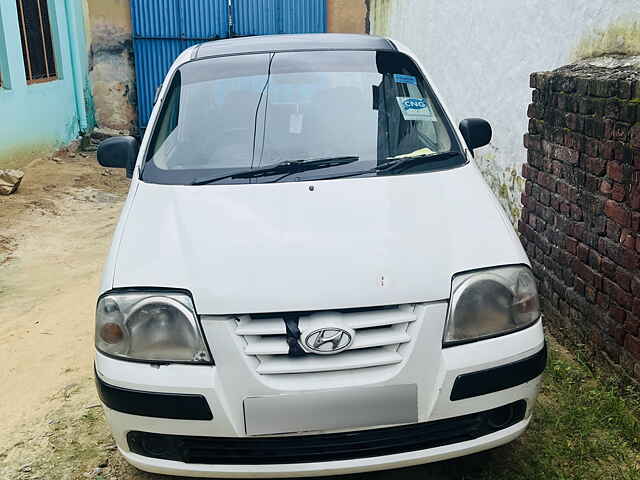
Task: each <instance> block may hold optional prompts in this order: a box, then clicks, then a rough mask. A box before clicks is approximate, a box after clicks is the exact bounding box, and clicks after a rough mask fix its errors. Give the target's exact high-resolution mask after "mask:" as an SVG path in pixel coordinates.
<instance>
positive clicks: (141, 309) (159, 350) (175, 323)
mask: <svg viewBox="0 0 640 480" xmlns="http://www.w3.org/2000/svg"><path fill="white" fill-rule="evenodd" d="M95 342H96V349H97V350H98V351H100V352H102V353H105V354H107V355H111V356H114V357H119V358H122V359H123V360H137V361H143V362H144V361H148V362H187V363H199V364H210V363H211V355H210V354H209V350H208V349H207V346H206V344H205V342H204V338H203V336H202V331H201V330H200V325H199V323H198V319H197V317H196V313H195V308H194V306H193V302H192V301H191V298H190V297H189V296H188V295H186V294H184V293H166V292H113V293H109V294H107V295H105V296H103V297H101V298H100V300H99V301H98V306H97V309H96V334H95Z"/></svg>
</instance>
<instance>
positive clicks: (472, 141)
mask: <svg viewBox="0 0 640 480" xmlns="http://www.w3.org/2000/svg"><path fill="white" fill-rule="evenodd" d="M460 133H462V136H463V137H464V140H465V142H467V146H468V147H469V149H470V150H472V151H473V150H474V149H476V148H479V147H484V146H485V145H487V144H488V143H489V142H490V141H491V125H489V122H487V121H486V120H483V119H481V118H466V119H464V120H462V121H461V122H460Z"/></svg>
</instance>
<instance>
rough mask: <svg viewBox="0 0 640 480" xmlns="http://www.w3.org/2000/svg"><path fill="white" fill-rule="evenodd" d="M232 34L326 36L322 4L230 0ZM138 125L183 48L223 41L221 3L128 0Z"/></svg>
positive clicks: (316, 0)
mask: <svg viewBox="0 0 640 480" xmlns="http://www.w3.org/2000/svg"><path fill="white" fill-rule="evenodd" d="M232 15H233V23H234V33H235V34H236V35H269V34H277V33H320V32H325V31H326V24H327V21H326V15H327V12H326V0H232ZM131 18H132V22H133V53H134V56H135V66H136V85H137V96H138V125H139V127H140V128H141V129H144V128H145V127H146V126H147V122H148V121H149V116H150V115H151V110H152V109H153V99H154V96H155V91H156V88H157V87H158V85H160V84H161V83H162V81H163V80H164V77H165V75H166V73H167V71H168V70H169V67H170V66H171V64H172V63H173V61H174V60H175V59H176V57H177V56H178V55H179V54H180V52H182V51H183V50H184V49H185V48H187V47H190V46H191V45H195V44H197V43H201V42H203V41H206V40H211V39H216V38H225V37H227V36H228V2H227V0H131Z"/></svg>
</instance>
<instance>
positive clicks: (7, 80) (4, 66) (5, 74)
mask: <svg viewBox="0 0 640 480" xmlns="http://www.w3.org/2000/svg"><path fill="white" fill-rule="evenodd" d="M2 8H3V7H2V5H0V92H2V91H3V90H11V76H10V75H9V73H10V72H9V57H8V53H7V42H6V40H5V35H4V25H3V20H2V18H3V17H2Z"/></svg>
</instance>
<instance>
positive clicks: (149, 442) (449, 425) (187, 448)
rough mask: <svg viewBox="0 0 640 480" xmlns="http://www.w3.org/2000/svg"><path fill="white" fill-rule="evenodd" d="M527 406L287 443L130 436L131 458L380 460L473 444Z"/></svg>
mask: <svg viewBox="0 0 640 480" xmlns="http://www.w3.org/2000/svg"><path fill="white" fill-rule="evenodd" d="M526 409H527V403H526V401H524V400H520V401H518V402H515V403H511V404H509V405H505V406H502V407H498V408H494V409H492V410H487V411H484V412H479V413H473V414H470V415H464V416H461V417H455V418H448V419H445V420H437V421H434V422H426V423H416V424H412V425H403V426H399V427H387V428H377V429H372V430H361V431H356V432H342V433H329V434H320V435H293V436H284V437H260V438H254V437H245V438H237V437H193V436H182V435H164V434H158V433H145V432H137V431H131V432H129V433H128V434H127V441H128V443H129V448H130V449H131V451H132V452H134V453H137V454H140V455H143V456H145V457H153V458H160V459H165V460H177V461H180V462H184V463H200V464H218V465H269V464H271V465H273V464H290V463H307V462H330V461H336V460H352V459H356V458H368V457H380V456H384V455H393V454H397V453H403V452H413V451H417V450H425V449H429V448H435V447H440V446H443V445H451V444H454V443H459V442H464V441H468V440H474V439H477V438H480V437H482V436H484V435H488V434H490V433H493V432H497V431H499V430H502V429H505V428H507V427H510V426H512V425H515V424H516V423H518V422H519V421H521V420H522V419H523V418H524V415H525V412H526Z"/></svg>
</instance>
